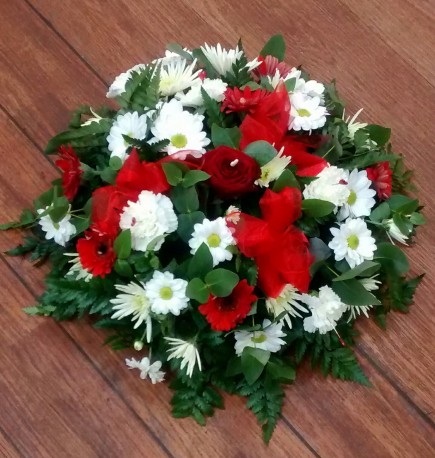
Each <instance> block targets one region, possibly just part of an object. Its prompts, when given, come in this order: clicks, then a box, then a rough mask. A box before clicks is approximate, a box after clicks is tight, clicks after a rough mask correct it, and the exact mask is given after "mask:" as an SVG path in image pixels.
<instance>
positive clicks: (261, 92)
mask: <svg viewBox="0 0 435 458" xmlns="http://www.w3.org/2000/svg"><path fill="white" fill-rule="evenodd" d="M269 95H270V92H268V91H266V90H265V89H255V90H252V89H251V88H250V87H249V86H246V87H245V88H244V89H243V90H241V89H239V88H238V87H235V88H233V89H232V88H230V87H229V88H228V89H227V90H226V91H225V99H224V100H223V102H222V106H221V111H226V112H227V113H233V112H237V111H243V112H244V113H252V112H253V111H254V110H255V108H256V107H257V106H258V104H259V103H260V101H261V100H263V99H264V98H266V97H268V96H269Z"/></svg>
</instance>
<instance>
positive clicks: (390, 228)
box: [383, 219, 409, 245]
mask: <svg viewBox="0 0 435 458" xmlns="http://www.w3.org/2000/svg"><path fill="white" fill-rule="evenodd" d="M383 224H384V226H385V227H386V228H387V234H388V236H389V237H390V240H391V243H393V244H394V242H393V240H392V239H394V240H397V241H398V242H399V243H403V244H404V245H408V244H407V243H406V241H407V240H408V238H409V237H408V236H407V235H406V234H404V233H403V232H402V231H401V230H400V229H399V227H398V226H397V225H396V223H395V222H394V221H393V219H386V220H384V221H383Z"/></svg>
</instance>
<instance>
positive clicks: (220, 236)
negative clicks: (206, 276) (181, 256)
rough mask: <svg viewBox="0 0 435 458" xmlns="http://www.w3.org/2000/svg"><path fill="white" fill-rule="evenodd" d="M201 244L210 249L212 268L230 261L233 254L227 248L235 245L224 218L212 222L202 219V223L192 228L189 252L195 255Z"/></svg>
mask: <svg viewBox="0 0 435 458" xmlns="http://www.w3.org/2000/svg"><path fill="white" fill-rule="evenodd" d="M203 243H205V244H206V245H207V246H208V248H209V249H210V253H211V255H212V257H213V266H216V265H218V264H219V263H220V262H223V261H229V260H231V259H232V257H233V253H232V252H231V251H229V250H228V248H229V247H230V246H232V245H235V243H236V241H235V240H234V238H233V235H232V233H231V231H230V229H229V227H228V226H227V223H226V221H225V219H224V218H217V219H215V220H213V221H210V220H208V219H204V221H203V222H202V223H197V224H195V225H194V226H193V234H192V238H191V239H190V240H189V246H190V248H192V249H191V250H190V252H191V253H192V254H195V253H196V250H197V249H198V248H199V247H200V246H201V245H202V244H203Z"/></svg>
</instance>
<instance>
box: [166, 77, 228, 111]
mask: <svg viewBox="0 0 435 458" xmlns="http://www.w3.org/2000/svg"><path fill="white" fill-rule="evenodd" d="M227 87H228V84H227V83H224V82H223V81H222V80H221V79H219V78H216V79H210V78H205V79H204V81H202V82H201V83H199V84H198V83H197V84H195V85H194V86H192V88H191V89H190V90H189V91H188V92H187V93H186V94H184V93H183V92H179V93H177V94H175V98H176V99H178V100H179V101H180V102H181V103H182V104H183V106H185V107H193V108H196V107H201V106H202V105H204V99H203V98H202V93H201V89H204V91H205V92H207V94H208V95H209V96H210V98H212V99H213V100H216V102H222V100H223V99H224V98H225V95H224V93H225V91H226V89H227Z"/></svg>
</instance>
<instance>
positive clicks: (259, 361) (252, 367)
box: [241, 347, 270, 385]
mask: <svg viewBox="0 0 435 458" xmlns="http://www.w3.org/2000/svg"><path fill="white" fill-rule="evenodd" d="M269 358H270V351H266V350H261V349H260V348H253V347H246V348H245V349H244V350H243V353H242V356H241V359H242V371H243V375H244V376H245V378H246V381H247V382H248V383H249V384H250V385H252V384H253V383H254V382H256V381H257V380H258V378H259V377H260V376H261V374H262V373H263V370H264V368H265V366H266V364H267V362H268V361H269Z"/></svg>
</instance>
